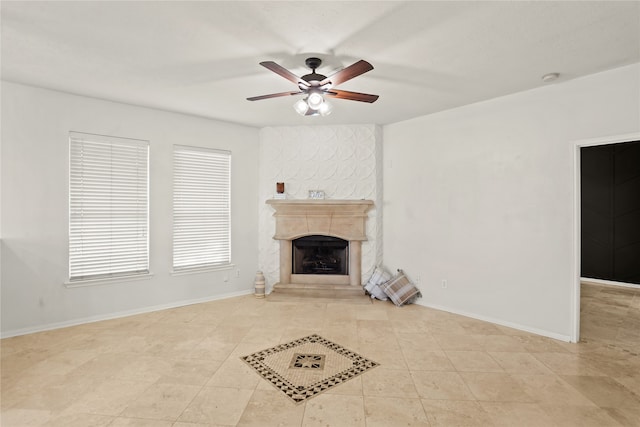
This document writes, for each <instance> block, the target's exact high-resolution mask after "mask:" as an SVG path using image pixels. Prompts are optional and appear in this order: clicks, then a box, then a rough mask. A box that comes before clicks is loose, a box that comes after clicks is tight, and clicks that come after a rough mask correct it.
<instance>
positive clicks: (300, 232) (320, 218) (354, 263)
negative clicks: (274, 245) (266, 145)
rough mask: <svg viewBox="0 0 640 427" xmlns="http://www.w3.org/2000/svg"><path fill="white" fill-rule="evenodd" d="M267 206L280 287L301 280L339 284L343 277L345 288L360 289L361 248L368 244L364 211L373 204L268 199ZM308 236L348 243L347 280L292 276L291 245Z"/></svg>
mask: <svg viewBox="0 0 640 427" xmlns="http://www.w3.org/2000/svg"><path fill="white" fill-rule="evenodd" d="M266 203H267V204H269V205H271V206H272V207H273V208H274V210H275V213H274V214H273V216H274V217H275V219H276V233H275V235H274V236H273V238H274V239H276V240H279V241H280V283H281V284H290V283H295V282H298V281H300V280H305V281H306V280H314V281H322V282H327V283H330V284H342V278H343V277H344V279H345V280H346V283H345V284H350V285H354V286H359V285H361V269H362V266H361V257H362V255H361V244H362V241H363V240H367V233H366V228H365V226H366V220H367V211H368V210H369V209H370V208H372V207H373V201H372V200H333V199H331V200H324V199H323V200H313V199H312V200H282V199H269V200H267V201H266ZM310 235H324V236H333V237H339V238H341V239H344V240H347V241H349V248H350V249H349V251H350V256H349V276H348V277H345V276H342V277H331V276H328V275H327V276H322V275H292V274H291V241H292V240H293V239H297V238H298V237H303V236H310ZM292 276H293V277H292ZM309 276H313V277H309ZM292 280H293V282H292Z"/></svg>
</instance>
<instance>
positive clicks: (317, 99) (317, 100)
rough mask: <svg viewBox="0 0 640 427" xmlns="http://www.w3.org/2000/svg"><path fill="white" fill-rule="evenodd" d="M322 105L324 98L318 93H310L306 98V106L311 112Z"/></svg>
mask: <svg viewBox="0 0 640 427" xmlns="http://www.w3.org/2000/svg"><path fill="white" fill-rule="evenodd" d="M323 103H324V98H323V97H322V95H320V94H319V93H318V92H312V93H310V94H309V96H308V97H307V104H308V105H309V108H311V109H312V110H318V109H319V108H320V107H321V106H322V104H323Z"/></svg>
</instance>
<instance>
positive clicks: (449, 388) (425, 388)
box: [411, 371, 475, 400]
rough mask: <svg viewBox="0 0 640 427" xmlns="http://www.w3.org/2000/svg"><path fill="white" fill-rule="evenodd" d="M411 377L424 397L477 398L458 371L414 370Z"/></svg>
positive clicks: (419, 393)
mask: <svg viewBox="0 0 640 427" xmlns="http://www.w3.org/2000/svg"><path fill="white" fill-rule="evenodd" d="M411 378H412V379H413V383H414V385H415V387H416V391H417V392H418V395H419V396H420V397H421V398H423V399H440V400H475V397H474V396H473V394H472V393H471V391H470V390H469V388H468V387H467V385H466V384H465V382H464V380H463V379H462V377H461V376H460V374H459V373H457V372H435V371H431V372H428V371H412V372H411Z"/></svg>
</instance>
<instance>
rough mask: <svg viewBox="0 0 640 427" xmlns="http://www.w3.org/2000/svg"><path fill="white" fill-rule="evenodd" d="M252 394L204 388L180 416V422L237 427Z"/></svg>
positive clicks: (243, 390)
mask: <svg viewBox="0 0 640 427" xmlns="http://www.w3.org/2000/svg"><path fill="white" fill-rule="evenodd" d="M252 394H253V390H245V389H239V388H224V387H204V388H203V389H202V390H201V391H200V393H198V395H197V396H196V397H195V398H194V399H193V401H192V402H191V403H190V404H189V406H187V408H186V409H185V410H184V412H183V413H182V415H180V418H178V421H180V422H187V423H188V422H192V423H201V424H221V425H231V426H232V425H236V424H237V423H238V421H240V417H241V416H242V413H243V412H244V410H245V408H246V407H247V403H249V399H251V395H252Z"/></svg>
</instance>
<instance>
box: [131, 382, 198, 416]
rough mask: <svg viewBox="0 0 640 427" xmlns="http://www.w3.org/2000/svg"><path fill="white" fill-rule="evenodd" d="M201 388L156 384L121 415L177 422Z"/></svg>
mask: <svg viewBox="0 0 640 427" xmlns="http://www.w3.org/2000/svg"><path fill="white" fill-rule="evenodd" d="M201 388H202V387H200V386H193V385H184V384H171V383H161V384H154V385H152V386H151V387H149V388H148V389H147V390H145V391H144V392H143V393H142V394H141V395H140V396H138V398H137V399H135V400H134V401H133V402H131V403H130V404H129V405H127V407H126V408H125V410H124V411H122V413H121V414H120V415H121V416H123V417H131V418H152V419H154V420H167V421H175V420H176V419H177V418H178V416H180V414H181V413H182V411H184V409H185V408H186V407H187V405H189V403H191V401H192V400H193V398H194V397H195V396H196V394H198V392H199V391H200V389H201Z"/></svg>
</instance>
